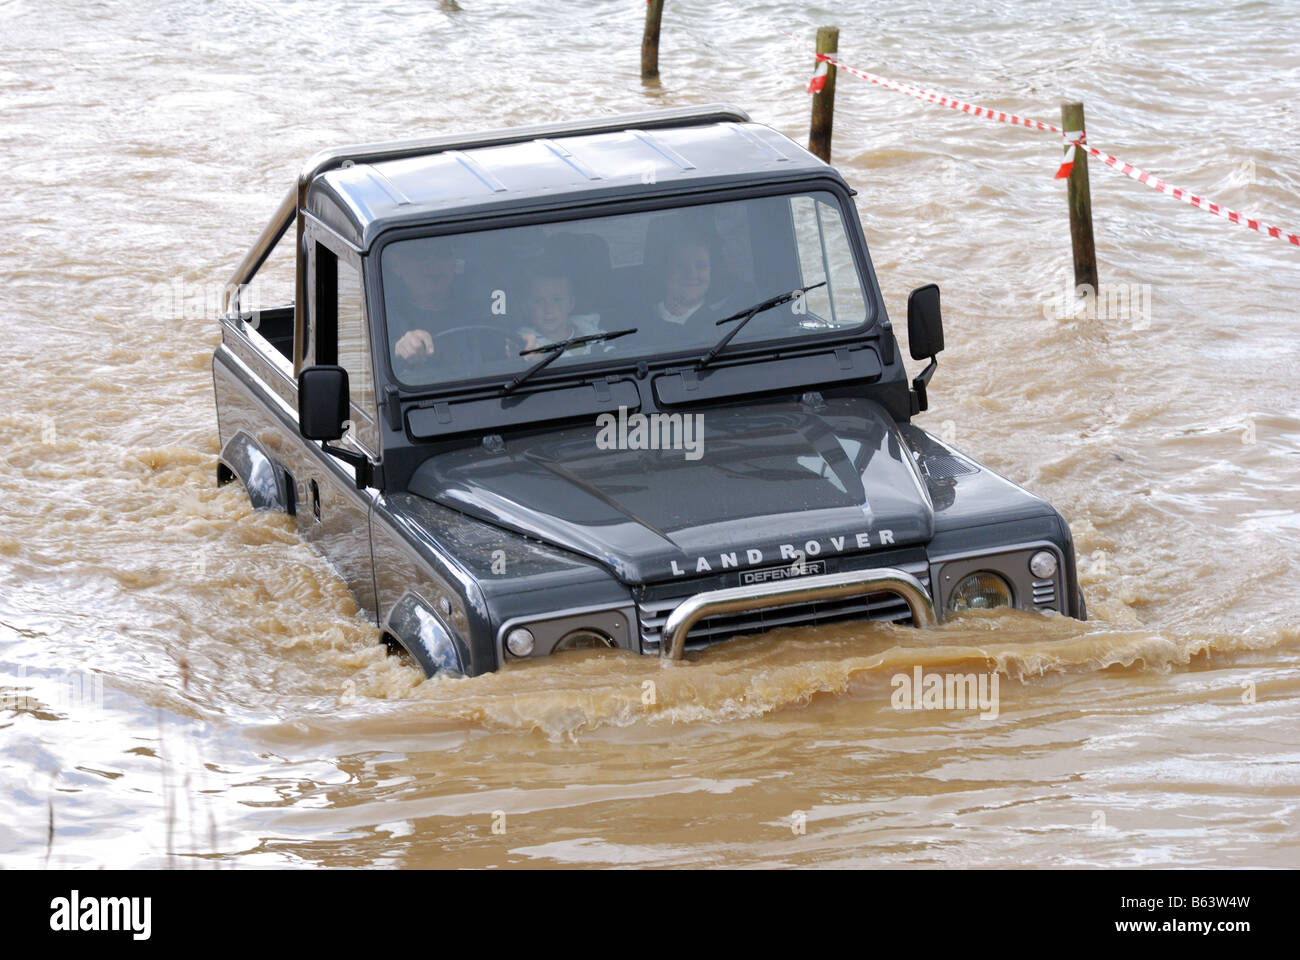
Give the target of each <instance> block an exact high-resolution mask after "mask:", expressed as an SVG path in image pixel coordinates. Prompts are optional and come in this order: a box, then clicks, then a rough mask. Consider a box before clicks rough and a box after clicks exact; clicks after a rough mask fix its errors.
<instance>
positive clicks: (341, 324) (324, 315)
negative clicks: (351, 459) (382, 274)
mask: <svg viewBox="0 0 1300 960" xmlns="http://www.w3.org/2000/svg"><path fill="white" fill-rule="evenodd" d="M315 293H316V304H317V317H316V319H317V323H316V330H315V333H316V362H317V363H337V364H338V365H339V366H341V367H342V368H343V369H345V370H346V371H347V372H348V390H349V399H350V403H351V411H350V415H349V419H350V420H351V428H350V429H349V430H348V431H347V433H346V434H345V435H344V439H345V441H346V440H352V441H353V442H354V443H356V444H357V445H358V446H360V447H361V448H362V449H363V450H364V451H365V452H367V453H370V454H375V453H377V452H378V450H379V428H378V424H377V422H376V416H377V414H376V403H375V379H374V372H373V367H372V366H371V358H370V333H369V326H368V324H367V322H366V306H365V291H364V289H363V287H362V281H361V272H360V271H359V270H358V269H357V268H356V267H354V266H353V265H352V264H351V263H349V262H348V261H347V260H342V259H340V258H339V257H338V256H336V255H335V254H334V252H333V251H332V250H330V249H329V248H328V247H326V246H325V245H324V244H319V243H318V244H317V245H316V290H315Z"/></svg>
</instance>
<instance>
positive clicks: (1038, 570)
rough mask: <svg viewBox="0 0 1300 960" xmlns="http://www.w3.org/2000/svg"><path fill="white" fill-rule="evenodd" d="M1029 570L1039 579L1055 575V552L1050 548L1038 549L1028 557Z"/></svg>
mask: <svg viewBox="0 0 1300 960" xmlns="http://www.w3.org/2000/svg"><path fill="white" fill-rule="evenodd" d="M1029 572H1030V573H1032V574H1033V575H1034V576H1035V577H1037V578H1038V579H1039V580H1051V579H1052V577H1054V576H1056V554H1054V553H1052V551H1050V550H1039V551H1038V552H1037V553H1036V554H1034V555H1033V556H1032V557H1030V558H1029Z"/></svg>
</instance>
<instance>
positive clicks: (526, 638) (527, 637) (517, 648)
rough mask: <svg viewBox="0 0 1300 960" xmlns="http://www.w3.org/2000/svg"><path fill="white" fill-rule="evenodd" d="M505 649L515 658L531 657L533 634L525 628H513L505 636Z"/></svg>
mask: <svg viewBox="0 0 1300 960" xmlns="http://www.w3.org/2000/svg"><path fill="white" fill-rule="evenodd" d="M506 649H507V650H509V651H510V652H511V653H512V654H514V655H515V656H516V657H529V656H532V653H533V632H532V631H531V630H529V629H527V628H526V627H515V628H514V629H513V630H511V631H510V632H509V633H507V634H506Z"/></svg>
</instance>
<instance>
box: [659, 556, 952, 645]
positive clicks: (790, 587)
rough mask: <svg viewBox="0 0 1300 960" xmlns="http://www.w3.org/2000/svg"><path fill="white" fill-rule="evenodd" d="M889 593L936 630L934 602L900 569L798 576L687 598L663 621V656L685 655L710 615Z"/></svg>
mask: <svg viewBox="0 0 1300 960" xmlns="http://www.w3.org/2000/svg"><path fill="white" fill-rule="evenodd" d="M886 592H888V593H895V594H898V596H900V597H902V598H903V599H904V600H905V601H906V602H907V606H908V607H909V608H910V609H911V611H912V623H913V624H914V625H915V626H918V627H932V626H934V624H935V623H936V622H937V620H938V618H937V617H936V616H935V612H934V602H933V601H932V600H931V599H930V595H929V594H928V593H926V591H925V587H923V586H922V585H921V581H920V580H918V579H916V577H914V576H912V575H911V574H910V573H907V572H905V571H903V570H899V569H897V568H896V567H879V568H877V569H875V570H854V571H851V572H849V573H830V574H825V575H824V576H820V577H798V578H796V579H793V580H784V581H779V582H777V583H763V584H753V585H751V586H746V587H729V588H727V589H725V590H707V591H705V592H704V593H697V594H695V595H694V596H692V597H687V598H686V599H685V600H683V601H682V602H681V603H680V604H678V605H677V608H676V609H675V610H673V612H672V613H671V614H670V615H669V617H668V620H667V622H665V623H664V630H663V635H662V637H661V638H660V641H659V657H660V659H662V660H680V659H681V658H682V655H683V654H684V653H685V652H686V635H687V634H688V633H690V632H691V627H693V626H695V624H696V623H698V622H699V621H700V620H703V619H705V618H707V617H713V616H718V615H719V614H724V613H743V612H745V611H747V610H760V609H766V608H768V607H783V606H790V605H794V604H799V603H815V602H817V601H819V600H838V599H840V598H842V597H852V596H858V595H861V594H864V593H886Z"/></svg>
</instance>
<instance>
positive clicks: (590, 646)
mask: <svg viewBox="0 0 1300 960" xmlns="http://www.w3.org/2000/svg"><path fill="white" fill-rule="evenodd" d="M615 646H617V644H616V643H614V641H613V640H611V639H610V638H609V637H607V636H605V634H603V633H601V632H600V631H599V630H571V631H569V632H568V633H566V634H565V635H564V636H563V637H561V638H560V642H559V643H557V644H556V645H555V648H554V649H553V650H551V653H563V652H564V651H565V650H607V649H609V648H611V647H615Z"/></svg>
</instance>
